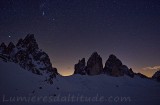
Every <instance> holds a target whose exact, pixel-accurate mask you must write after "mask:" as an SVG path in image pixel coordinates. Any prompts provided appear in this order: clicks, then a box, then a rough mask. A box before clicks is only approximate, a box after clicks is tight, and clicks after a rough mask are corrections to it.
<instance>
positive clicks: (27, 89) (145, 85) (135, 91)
mask: <svg viewBox="0 0 160 105" xmlns="http://www.w3.org/2000/svg"><path fill="white" fill-rule="evenodd" d="M0 85H1V86H0V105H39V104H40V105H43V104H45V105H54V104H56V105H77V104H78V105H90V104H93V105H98V104H100V105H159V103H160V91H159V90H160V83H158V82H156V81H153V80H149V79H142V78H140V77H138V76H137V77H134V78H130V77H128V76H122V77H111V76H107V75H103V74H102V75H97V76H88V75H84V76H82V75H72V76H68V77H62V76H57V77H56V78H55V79H54V82H53V84H52V85H51V84H47V83H46V82H44V77H43V76H42V75H36V74H33V73H31V72H28V71H26V70H23V69H22V68H21V67H19V66H18V65H16V64H15V63H11V62H10V63H8V62H7V63H5V62H2V61H0ZM13 97H15V101H13ZM17 97H18V99H19V97H23V98H24V97H25V98H27V101H26V100H23V101H22V100H18V99H17ZM10 98H11V99H12V101H11V100H10ZM17 100H18V101H17Z"/></svg>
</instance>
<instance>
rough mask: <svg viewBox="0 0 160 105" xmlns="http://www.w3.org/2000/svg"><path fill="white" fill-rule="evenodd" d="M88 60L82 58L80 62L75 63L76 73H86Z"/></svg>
mask: <svg viewBox="0 0 160 105" xmlns="http://www.w3.org/2000/svg"><path fill="white" fill-rule="evenodd" d="M85 68H86V62H85V58H82V59H81V60H79V62H78V63H77V64H75V66H74V69H75V71H74V74H81V75H85V74H86V71H85Z"/></svg>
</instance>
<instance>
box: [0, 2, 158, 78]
mask: <svg viewBox="0 0 160 105" xmlns="http://www.w3.org/2000/svg"><path fill="white" fill-rule="evenodd" d="M29 33H33V34H35V37H36V39H37V42H38V44H39V47H40V48H41V49H43V51H45V52H46V53H47V54H48V55H49V56H50V59H51V62H52V64H53V66H54V67H57V69H58V72H59V73H60V74H62V75H70V74H72V73H73V70H74V64H75V63H77V62H78V60H79V59H81V58H83V57H85V58H86V60H87V59H88V58H89V57H90V55H91V54H92V53H93V52H94V51H97V52H98V53H99V54H100V55H101V57H102V58H103V63H105V62H106V60H107V59H108V56H109V55H110V54H115V55H116V56H117V57H118V58H119V59H120V60H121V61H122V62H123V63H124V64H125V65H127V66H128V67H130V68H132V69H133V71H134V72H141V73H144V74H145V75H147V76H152V74H153V73H154V72H155V71H157V70H158V69H160V0H0V42H5V43H9V42H10V41H13V42H14V43H16V42H17V41H18V39H19V38H24V37H25V36H26V35H27V34H29Z"/></svg>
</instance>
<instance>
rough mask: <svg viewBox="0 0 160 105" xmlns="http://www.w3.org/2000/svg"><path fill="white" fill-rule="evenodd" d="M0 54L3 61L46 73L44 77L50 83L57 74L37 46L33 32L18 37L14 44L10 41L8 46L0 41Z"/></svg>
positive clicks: (48, 59) (39, 73) (34, 71)
mask: <svg viewBox="0 0 160 105" xmlns="http://www.w3.org/2000/svg"><path fill="white" fill-rule="evenodd" d="M0 54H1V58H3V59H5V61H6V60H7V61H9V62H14V63H17V64H19V65H20V66H21V67H22V68H24V69H26V70H28V71H31V72H32V73H34V74H38V75H43V74H44V75H46V74H48V77H46V78H48V79H47V80H48V82H50V83H52V78H54V77H55V76H56V75H57V74H58V73H57V69H56V68H53V67H52V64H51V62H50V58H49V56H48V55H47V54H46V53H45V52H43V51H42V50H41V49H39V48H38V44H37V42H36V39H35V37H34V34H28V35H27V36H26V37H25V38H24V40H23V39H19V41H18V43H17V44H16V46H15V45H14V44H13V43H12V42H10V43H9V45H8V47H6V45H5V44H4V43H2V44H1V46H0Z"/></svg>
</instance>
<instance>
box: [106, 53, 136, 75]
mask: <svg viewBox="0 0 160 105" xmlns="http://www.w3.org/2000/svg"><path fill="white" fill-rule="evenodd" d="M103 71H104V73H105V74H108V75H110V76H115V77H119V76H123V75H125V74H126V75H128V76H130V77H134V72H133V71H132V69H129V68H128V67H127V66H126V65H123V64H122V62H121V61H120V60H119V59H118V58H117V57H116V56H115V55H113V54H111V55H110V56H109V58H108V60H107V61H106V63H105V67H104V69H103Z"/></svg>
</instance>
